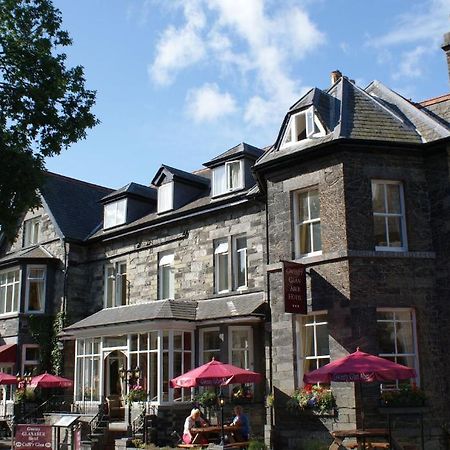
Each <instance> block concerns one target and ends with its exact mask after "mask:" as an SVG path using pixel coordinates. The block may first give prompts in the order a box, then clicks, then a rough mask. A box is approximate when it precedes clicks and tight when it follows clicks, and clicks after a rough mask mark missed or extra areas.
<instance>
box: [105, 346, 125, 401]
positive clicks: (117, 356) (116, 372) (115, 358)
mask: <svg viewBox="0 0 450 450" xmlns="http://www.w3.org/2000/svg"><path fill="white" fill-rule="evenodd" d="M122 367H127V358H126V356H125V355H124V354H123V353H122V352H121V351H119V350H115V351H113V352H111V353H110V354H109V355H108V356H107V357H106V359H105V374H106V377H105V394H106V396H110V395H118V396H122V395H125V393H126V392H125V385H124V382H123V381H122V380H121V379H120V369H121V368H122Z"/></svg>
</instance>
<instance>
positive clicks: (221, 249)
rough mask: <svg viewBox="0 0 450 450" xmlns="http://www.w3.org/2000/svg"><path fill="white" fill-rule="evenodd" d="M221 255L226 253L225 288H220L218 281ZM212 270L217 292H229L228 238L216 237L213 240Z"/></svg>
mask: <svg viewBox="0 0 450 450" xmlns="http://www.w3.org/2000/svg"><path fill="white" fill-rule="evenodd" d="M221 255H227V257H228V258H227V264H226V273H227V276H226V281H227V288H226V289H220V286H219V282H220V268H221V267H222V264H221V263H220V261H221V258H220V256H221ZM214 272H215V280H214V290H215V292H216V293H217V294H223V293H226V292H230V289H231V286H230V274H229V272H230V244H229V242H228V239H217V240H216V241H214Z"/></svg>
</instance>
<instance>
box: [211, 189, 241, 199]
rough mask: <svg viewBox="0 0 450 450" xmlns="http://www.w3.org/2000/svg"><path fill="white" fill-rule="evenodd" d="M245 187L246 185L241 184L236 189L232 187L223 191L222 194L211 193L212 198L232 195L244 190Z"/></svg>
mask: <svg viewBox="0 0 450 450" xmlns="http://www.w3.org/2000/svg"><path fill="white" fill-rule="evenodd" d="M244 189H245V186H239V187H238V188H236V189H232V190H230V191H226V192H221V193H220V194H214V195H211V200H212V201H214V200H222V199H224V198H226V197H227V196H229V197H231V196H232V195H234V194H236V193H237V192H242V191H243V190H244Z"/></svg>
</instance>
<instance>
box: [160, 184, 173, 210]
mask: <svg viewBox="0 0 450 450" xmlns="http://www.w3.org/2000/svg"><path fill="white" fill-rule="evenodd" d="M171 209H173V182H170V183H165V184H162V185H161V186H159V187H158V213H163V212H166V211H170V210H171Z"/></svg>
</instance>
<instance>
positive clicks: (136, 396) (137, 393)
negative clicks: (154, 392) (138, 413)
mask: <svg viewBox="0 0 450 450" xmlns="http://www.w3.org/2000/svg"><path fill="white" fill-rule="evenodd" d="M127 399H128V401H129V402H131V403H132V402H145V401H146V400H147V392H145V390H144V388H143V387H142V386H138V385H136V386H133V387H132V388H131V389H130V391H129V392H128V396H127Z"/></svg>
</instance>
